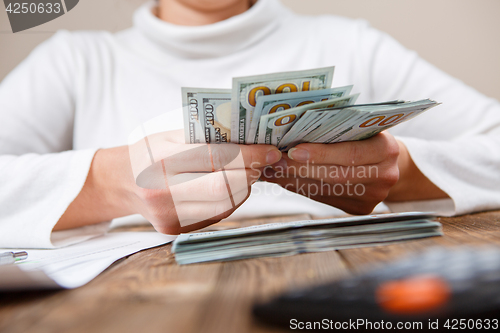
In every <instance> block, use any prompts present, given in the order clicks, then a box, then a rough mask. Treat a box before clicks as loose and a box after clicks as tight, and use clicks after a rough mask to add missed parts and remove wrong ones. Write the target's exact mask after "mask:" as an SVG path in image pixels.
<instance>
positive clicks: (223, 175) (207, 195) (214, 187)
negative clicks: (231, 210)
mask: <svg viewBox="0 0 500 333" xmlns="http://www.w3.org/2000/svg"><path fill="white" fill-rule="evenodd" d="M259 176H260V172H259V170H252V169H240V170H224V171H218V172H211V173H184V174H179V175H176V176H174V177H172V178H171V179H169V188H170V193H171V195H172V197H173V198H174V199H175V200H176V201H179V202H180V201H205V202H216V201H220V200H223V199H225V198H228V196H229V195H230V194H231V193H238V192H241V191H243V190H246V191H249V187H250V186H251V185H252V184H253V183H255V182H256V181H257V179H258V178H259Z"/></svg>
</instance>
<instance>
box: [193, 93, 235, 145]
mask: <svg viewBox="0 0 500 333" xmlns="http://www.w3.org/2000/svg"><path fill="white" fill-rule="evenodd" d="M198 100H199V101H200V102H201V106H202V112H201V114H200V122H201V124H202V128H203V131H204V137H205V142H206V143H224V142H229V141H230V140H231V93H218V94H207V93H200V94H198Z"/></svg>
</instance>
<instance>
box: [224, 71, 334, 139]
mask: <svg viewBox="0 0 500 333" xmlns="http://www.w3.org/2000/svg"><path fill="white" fill-rule="evenodd" d="M333 71H334V67H325V68H317V69H310V70H305V71H296V72H284V73H273V74H264V75H255V76H247V77H236V78H233V91H232V103H233V105H232V110H231V141H232V142H233V143H238V144H245V143H246V141H247V140H246V138H247V136H248V134H249V130H250V124H251V123H252V117H253V111H254V109H255V106H256V105H257V98H258V97H259V96H265V95H272V94H280V93H288V92H298V91H307V90H318V89H325V88H329V87H331V85H332V79H333Z"/></svg>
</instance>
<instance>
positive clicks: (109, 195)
mask: <svg viewBox="0 0 500 333" xmlns="http://www.w3.org/2000/svg"><path fill="white" fill-rule="evenodd" d="M129 166H130V161H129V160H128V148H127V147H126V146H123V147H117V148H110V149H101V150H99V151H97V153H96V154H95V156H94V159H93V161H92V164H91V167H90V170H89V174H88V176H87V179H86V181H85V185H84V186H83V188H82V190H81V191H80V193H79V194H78V196H77V197H76V198H75V200H74V201H73V202H72V203H71V204H70V205H69V206H68V209H67V210H66V212H65V213H64V214H63V215H62V216H61V218H60V219H59V221H58V222H57V224H56V225H55V227H54V229H53V230H63V229H70V228H76V227H81V226H84V225H89V224H95V223H100V222H103V221H109V220H112V219H114V218H117V217H122V216H126V215H130V214H134V213H135V212H134V211H133V208H132V207H133V205H132V195H130V194H129V193H132V191H130V190H129V188H130V186H133V185H131V184H132V181H133V176H132V172H131V170H130V167H129Z"/></svg>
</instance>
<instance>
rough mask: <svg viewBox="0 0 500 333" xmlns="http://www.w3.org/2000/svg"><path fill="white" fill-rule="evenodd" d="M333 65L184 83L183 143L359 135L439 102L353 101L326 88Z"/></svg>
mask: <svg viewBox="0 0 500 333" xmlns="http://www.w3.org/2000/svg"><path fill="white" fill-rule="evenodd" d="M333 72H334V67H325V68H317V69H310V70H304V71H294V72H283V73H272V74H264V75H255V76H246V77H235V78H233V87H232V89H211V88H182V103H183V110H184V132H185V139H186V143H224V142H232V143H238V144H272V145H275V146H277V147H278V148H279V149H280V150H282V151H287V150H288V149H290V148H292V147H293V146H295V145H297V144H299V143H303V142H316V143H335V142H342V141H354V140H363V139H367V138H369V137H372V136H374V135H376V134H377V133H379V132H381V131H383V130H386V129H388V128H390V127H392V126H395V125H397V124H400V123H402V122H404V121H407V120H409V119H411V118H413V117H415V116H417V115H419V114H420V113H422V112H424V111H426V110H428V109H430V108H432V107H434V106H436V105H438V103H437V102H435V101H432V100H429V99H425V100H419V101H416V102H407V101H400V100H398V101H389V102H384V103H373V104H357V105H356V104H355V102H356V99H357V98H358V96H359V94H353V95H351V94H350V93H351V90H352V87H353V86H352V85H351V86H344V87H338V88H330V87H331V85H332V79H333Z"/></svg>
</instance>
